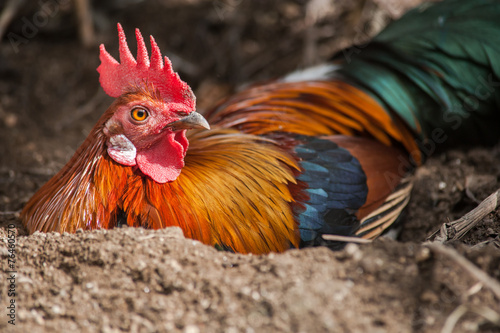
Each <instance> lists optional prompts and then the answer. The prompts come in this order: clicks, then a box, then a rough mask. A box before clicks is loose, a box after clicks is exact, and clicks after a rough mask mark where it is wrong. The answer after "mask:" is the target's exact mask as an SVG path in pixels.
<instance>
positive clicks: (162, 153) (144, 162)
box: [137, 130, 189, 184]
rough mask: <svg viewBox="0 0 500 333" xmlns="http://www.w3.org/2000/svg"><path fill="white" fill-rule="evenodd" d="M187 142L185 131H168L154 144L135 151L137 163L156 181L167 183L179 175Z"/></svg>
mask: <svg viewBox="0 0 500 333" xmlns="http://www.w3.org/2000/svg"><path fill="white" fill-rule="evenodd" d="M188 145H189V142H188V140H187V138H186V131H185V130H184V131H180V132H176V133H169V134H166V135H164V136H163V137H162V139H161V140H159V141H158V142H156V144H155V145H154V146H152V147H149V148H147V149H144V150H141V151H138V152H137V165H138V166H139V169H140V170H141V171H142V173H144V174H145V175H147V176H149V177H151V179H153V180H154V181H155V182H157V183H161V184H163V183H167V182H171V181H174V180H176V179H177V177H179V175H180V173H181V170H182V168H183V167H184V156H186V151H187V148H188Z"/></svg>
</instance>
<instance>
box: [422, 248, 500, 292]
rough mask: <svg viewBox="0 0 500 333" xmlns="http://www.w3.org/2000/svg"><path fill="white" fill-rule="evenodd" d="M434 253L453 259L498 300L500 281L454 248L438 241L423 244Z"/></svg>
mask: <svg viewBox="0 0 500 333" xmlns="http://www.w3.org/2000/svg"><path fill="white" fill-rule="evenodd" d="M425 246H427V247H428V248H429V249H430V250H431V251H433V252H434V253H439V254H440V255H444V256H446V257H447V258H448V259H451V260H453V261H454V262H455V263H456V264H457V265H459V266H460V267H462V268H463V269H464V270H465V271H466V272H468V273H469V274H470V275H472V276H473V277H474V278H475V279H476V280H478V281H479V282H481V283H482V284H483V285H484V286H485V287H486V288H488V289H490V290H491V291H492V292H493V294H495V296H496V297H497V298H498V299H499V300H500V282H498V281H497V280H496V279H494V278H492V277H491V276H489V275H488V274H487V273H486V272H484V271H483V270H481V269H479V268H478V267H477V266H476V265H474V264H473V263H471V262H470V261H469V260H467V259H466V258H465V257H464V256H462V255H461V254H460V253H458V252H457V251H456V250H454V249H452V248H449V247H446V246H444V245H442V244H439V243H436V242H435V243H427V244H425Z"/></svg>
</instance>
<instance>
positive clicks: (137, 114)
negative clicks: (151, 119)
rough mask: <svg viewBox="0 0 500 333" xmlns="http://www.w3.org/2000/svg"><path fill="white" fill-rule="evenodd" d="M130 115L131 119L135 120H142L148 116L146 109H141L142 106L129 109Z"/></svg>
mask: <svg viewBox="0 0 500 333" xmlns="http://www.w3.org/2000/svg"><path fill="white" fill-rule="evenodd" d="M130 116H131V117H132V119H134V120H135V121H144V120H146V118H147V117H148V116H149V115H148V111H146V110H144V109H142V108H135V109H133V110H132V111H130Z"/></svg>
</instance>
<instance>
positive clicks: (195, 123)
mask: <svg viewBox="0 0 500 333" xmlns="http://www.w3.org/2000/svg"><path fill="white" fill-rule="evenodd" d="M165 127H170V128H172V130H175V131H177V130H182V129H193V128H205V129H210V125H209V124H208V122H207V120H206V119H205V118H204V117H203V116H202V115H201V114H199V113H198V112H195V111H193V112H191V113H190V114H189V115H187V116H185V117H184V118H181V119H179V120H176V121H174V122H172V123H170V124H168V125H167V126H165Z"/></svg>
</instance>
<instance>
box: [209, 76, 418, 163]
mask: <svg viewBox="0 0 500 333" xmlns="http://www.w3.org/2000/svg"><path fill="white" fill-rule="evenodd" d="M206 117H207V119H208V120H209V122H210V123H212V124H217V125H219V126H221V127H232V128H236V129H238V130H240V131H242V132H245V133H250V134H255V135H269V134H271V133H274V132H286V133H292V134H299V135H308V136H317V135H332V134H342V135H350V136H353V135H360V136H371V137H373V138H374V139H376V140H377V141H380V142H382V143H383V144H385V145H391V144H394V143H396V142H397V143H399V144H401V145H403V146H404V147H405V148H406V149H407V150H408V151H409V152H415V153H414V157H415V159H416V160H417V161H419V160H420V150H419V148H418V146H417V144H416V143H415V140H414V137H413V134H412V132H411V131H410V130H409V129H408V127H406V126H405V125H404V124H403V122H402V121H401V120H400V119H399V118H398V117H397V116H396V117H391V116H390V115H389V114H388V113H387V112H386V111H385V110H384V109H383V108H382V107H381V106H380V105H379V104H378V103H377V102H376V101H375V100H374V99H373V98H372V97H370V96H369V95H368V94H366V93H364V92H362V91H361V90H359V89H357V88H355V87H353V86H352V85H349V84H347V83H345V82H342V81H337V80H334V81H307V82H273V83H269V84H265V85H262V86H257V87H253V88H250V89H247V90H244V91H242V92H240V93H238V94H236V95H235V96H232V97H231V98H229V99H228V100H226V101H224V102H222V103H221V104H220V105H218V106H217V107H216V108H214V109H212V110H210V111H209V112H208V113H207V114H206Z"/></svg>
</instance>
